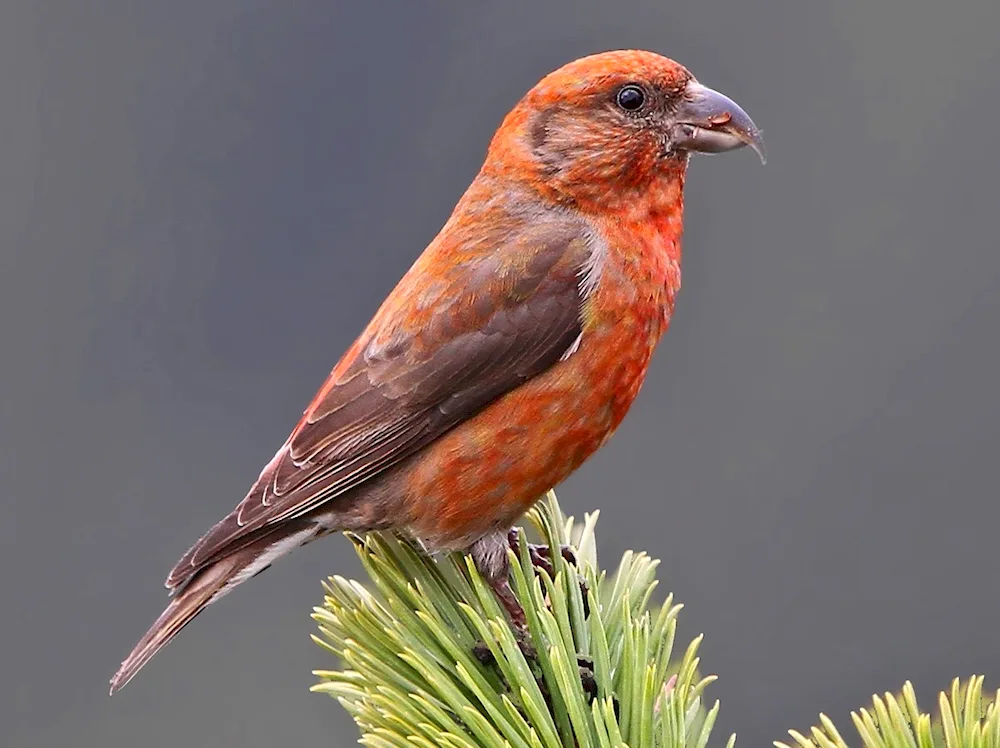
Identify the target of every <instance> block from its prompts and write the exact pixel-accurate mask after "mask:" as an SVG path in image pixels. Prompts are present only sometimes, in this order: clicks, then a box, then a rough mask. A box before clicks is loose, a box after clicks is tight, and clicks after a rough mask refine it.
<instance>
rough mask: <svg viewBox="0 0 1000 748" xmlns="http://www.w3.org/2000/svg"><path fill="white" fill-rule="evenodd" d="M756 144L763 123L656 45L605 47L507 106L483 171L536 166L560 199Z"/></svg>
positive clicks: (645, 181)
mask: <svg viewBox="0 0 1000 748" xmlns="http://www.w3.org/2000/svg"><path fill="white" fill-rule="evenodd" d="M743 146H750V147H751V148H752V149H753V150H754V151H756V152H757V154H758V155H759V156H760V158H761V160H762V161H763V160H764V146H763V141H762V140H761V136H760V131H759V130H758V129H757V126H756V125H754V123H753V121H752V120H751V119H750V117H749V116H748V115H747V113H746V112H744V111H743V109H741V108H740V107H739V106H738V105H737V104H736V103H735V102H734V101H732V100H731V99H729V98H727V97H726V96H724V95H723V94H721V93H718V92H717V91H713V90H712V89H711V88H708V87H707V86H703V85H702V84H701V83H699V82H698V81H697V80H695V78H694V76H692V75H691V73H690V72H688V70H687V69H686V68H685V67H683V66H682V65H680V64H678V63H676V62H674V61H673V60H670V59H668V58H666V57H663V56H661V55H658V54H655V53H653V52H644V51H634V50H623V51H615V52H604V53H601V54H596V55H592V56H590V57H584V58H582V59H580V60H576V61H574V62H571V63H569V64H567V65H564V66H563V67H561V68H559V69H558V70H556V71H555V72H553V73H550V74H549V75H547V76H546V77H545V78H543V79H542V80H541V81H540V82H539V83H538V84H537V85H536V86H535V87H534V88H532V89H531V90H530V91H529V92H528V93H527V94H525V96H524V97H523V98H522V99H521V101H520V102H518V104H517V106H515V107H514V109H513V110H512V111H511V112H510V114H508V115H507V117H506V119H505V120H504V122H503V124H502V125H501V127H500V129H499V130H498V131H497V134H496V136H495V137H494V139H493V142H492V144H491V146H490V152H489V155H488V157H487V162H486V167H485V168H486V170H488V171H498V170H499V171H500V172H505V173H507V174H519V175H522V176H523V175H530V177H528V178H529V179H531V180H532V181H533V182H534V183H535V187H536V188H538V189H540V190H541V191H543V192H546V193H548V194H550V195H552V196H553V197H554V198H556V199H558V200H560V201H566V202H579V203H585V202H591V201H594V200H598V201H600V199H601V196H602V195H608V194H610V193H612V192H613V193H615V194H617V195H624V194H628V193H632V192H635V191H642V190H644V189H647V188H648V187H650V186H651V185H652V184H653V183H654V182H655V181H656V180H662V179H670V178H673V177H677V178H680V179H683V174H684V169H685V167H686V165H687V161H688V156H689V155H690V154H691V153H692V152H699V153H722V152H724V151H731V150H735V149H737V148H742V147H743Z"/></svg>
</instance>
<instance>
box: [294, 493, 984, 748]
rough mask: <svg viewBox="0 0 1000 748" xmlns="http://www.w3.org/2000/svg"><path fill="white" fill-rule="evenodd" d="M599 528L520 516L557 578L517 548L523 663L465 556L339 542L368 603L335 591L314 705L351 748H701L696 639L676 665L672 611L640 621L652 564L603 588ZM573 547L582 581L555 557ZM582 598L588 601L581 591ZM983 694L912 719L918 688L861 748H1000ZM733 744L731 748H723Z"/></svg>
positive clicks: (669, 605)
mask: <svg viewBox="0 0 1000 748" xmlns="http://www.w3.org/2000/svg"><path fill="white" fill-rule="evenodd" d="M597 517H598V513H597V512H594V513H593V514H588V515H585V517H584V521H583V523H582V524H580V523H575V522H574V521H573V519H572V518H569V519H567V518H566V517H564V516H563V514H562V512H561V511H560V509H559V505H558V503H557V502H556V498H555V495H554V494H552V493H549V495H548V496H546V498H545V499H544V500H543V501H541V502H539V504H538V505H537V506H536V507H535V508H534V509H533V510H532V511H531V512H529V514H528V515H527V519H528V521H529V523H530V525H531V526H532V527H533V529H534V530H535V531H536V532H537V534H538V536H539V537H540V538H541V540H542V541H543V542H544V543H546V544H547V545H548V546H549V547H550V548H551V549H552V554H551V556H552V560H553V564H554V572H555V576H554V578H550V577H549V576H548V574H546V573H545V572H544V571H541V570H538V569H536V568H534V567H533V566H532V564H531V561H530V558H529V556H528V552H527V548H526V544H525V543H521V549H522V553H521V554H520V555H519V556H518V555H516V554H514V553H513V552H511V553H510V559H511V568H512V577H513V583H514V588H515V591H516V592H517V596H518V599H519V600H520V601H521V603H522V605H523V606H524V609H525V612H526V614H527V619H528V629H529V633H530V640H531V643H532V644H534V645H535V647H534V651H533V652H530V651H529V654H528V656H525V654H524V651H522V650H525V649H527V647H524V646H522V645H523V642H519V641H518V639H517V638H516V637H515V635H514V633H513V631H512V629H511V627H510V625H509V624H508V623H507V621H506V619H505V617H504V615H503V612H502V610H501V608H500V606H499V604H498V603H497V600H496V598H495V597H494V595H493V592H492V591H491V589H490V588H489V586H488V585H487V584H486V582H485V581H484V580H483V579H482V578H481V577H480V576H479V574H478V572H477V571H476V569H475V567H474V565H473V564H472V563H471V561H470V560H469V559H468V558H467V557H466V556H465V555H463V554H451V555H448V556H444V557H440V558H436V559H434V558H429V557H428V556H426V555H425V554H423V553H421V552H420V551H419V549H417V548H415V547H413V545H412V544H410V543H409V542H407V541H405V540H402V539H399V538H394V537H388V536H385V535H381V534H371V535H368V536H366V537H364V538H362V537H358V536H355V535H348V537H350V538H351V540H352V541H353V542H354V544H355V549H356V550H357V553H358V555H359V557H360V558H361V561H362V564H363V565H364V568H365V571H366V572H367V574H368V576H369V578H370V579H371V581H372V583H373V584H374V588H375V589H374V590H372V589H369V588H367V587H365V586H364V585H362V584H360V583H358V582H356V581H352V580H347V579H344V578H343V577H332V578H330V579H329V580H328V582H327V583H326V584H325V585H324V588H325V590H326V597H325V600H324V603H323V606H322V607H319V608H315V609H314V613H313V618H314V619H315V620H316V621H317V623H318V625H319V635H318V636H314V637H313V639H314V640H315V641H316V642H317V643H318V644H319V645H320V646H322V647H324V648H325V649H326V650H328V651H330V652H332V653H333V654H334V655H336V656H337V657H338V658H339V659H340V662H341V663H342V669H340V670H317V671H315V674H316V675H317V676H318V678H319V679H320V682H319V683H318V684H317V685H315V686H313V689H312V690H314V691H318V692H324V693H328V694H330V695H331V696H333V697H334V698H336V699H337V700H338V701H339V702H340V704H341V705H343V707H344V708H345V709H346V710H347V711H348V712H349V713H350V714H351V716H352V717H353V718H354V720H355V722H356V723H357V725H358V727H359V728H360V730H361V739H360V742H361V743H363V744H365V745H370V746H376V747H377V748H389V747H395V746H406V748H414V747H419V748H438V747H439V746H443V747H445V748H476V747H477V746H487V747H492V746H510V748H562V747H564V746H565V747H569V746H581V747H587V746H593V747H594V748H682V747H685V748H687V747H694V748H705V746H706V745H707V743H708V741H709V740H710V738H711V734H712V728H713V726H714V724H715V719H716V716H717V715H718V712H719V702H718V701H716V702H715V703H714V704H713V705H712V706H711V708H706V707H705V706H704V703H703V692H704V690H705V688H706V686H708V685H709V684H710V683H711V682H712V681H713V680H715V676H709V677H704V678H703V677H701V676H700V675H699V673H698V665H699V662H700V660H699V658H698V656H697V652H698V646H699V644H700V643H701V637H698V638H696V639H695V640H694V641H692V642H691V643H690V644H689V645H688V646H687V648H686V649H685V651H684V653H683V654H682V656H681V657H680V659H679V661H676V662H673V661H672V660H671V656H672V655H673V654H674V640H675V635H676V629H677V616H678V613H679V612H680V610H681V607H682V606H681V605H679V604H677V603H675V602H674V599H673V595H668V596H667V598H666V600H665V601H664V602H663V604H662V605H660V606H657V607H653V608H651V607H650V601H651V599H652V596H653V592H654V589H655V587H656V567H657V565H658V561H655V560H653V559H650V558H649V557H648V556H647V555H646V554H645V553H634V552H632V551H627V552H626V553H625V554H624V555H623V556H622V559H621V561H620V562H619V564H618V568H617V570H616V571H615V573H614V574H613V575H611V576H610V577H609V576H608V575H607V574H606V572H604V571H602V570H600V567H599V566H598V563H597V544H596V539H595V535H594V530H595V525H596V523H597ZM570 542H571V543H572V545H573V546H574V547H575V548H576V556H577V562H578V564H579V567H580V568H579V569H577V568H576V567H574V566H572V565H570V564H569V563H568V562H566V561H565V560H564V559H563V557H562V555H561V554H560V553H559V552H558V551H559V548H560V546H562V545H565V544H567V543H570ZM581 575H582V576H583V578H584V579H585V580H586V582H587V587H588V588H589V589H588V592H587V600H586V601H585V600H584V593H583V592H582V590H581V586H580V584H579V577H580V576H581ZM982 686H983V678H982V677H975V676H974V677H973V678H972V679H971V680H970V681H969V682H968V683H967V684H966V685H965V686H964V687H962V686H961V685H960V684H959V681H958V680H956V681H955V682H954V683H953V684H952V688H951V691H950V693H949V694H944V693H942V694H940V698H939V700H938V701H939V704H938V706H939V711H940V716H939V718H938V719H936V720H932V718H931V717H930V715H928V714H926V713H924V712H921V711H920V709H919V708H918V706H917V701H916V696H915V694H914V690H913V686H912V685H911V684H910V683H907V684H906V685H905V686H904V688H903V690H902V693H901V694H899V695H893V694H888V693H887V694H885V695H884V696H883V697H878V696H876V697H874V700H873V706H872V707H871V708H870V709H860V710H859V711H858V712H855V713H852V715H851V716H852V719H853V721H854V725H855V728H856V729H857V731H858V733H859V735H860V737H861V745H864V746H865V747H866V748H1000V709H998V707H997V703H998V699H1000V692H998V693H997V695H996V696H997V698H994V699H987V698H984V696H983V691H982ZM789 735H790V736H791V742H790V743H783V742H776V743H775V746H777V748H847V746H848V743H847V742H845V740H844V739H843V738H842V737H841V735H840V733H839V732H838V731H837V729H836V727H835V726H834V724H833V722H832V721H831V720H830V719H829V718H828V717H826V716H825V715H822V714H821V715H820V725H819V726H817V727H813V728H812V729H811V730H810V731H809V732H808V734H803V733H800V732H798V731H795V730H791V731H789ZM735 742H736V736H735V735H731V736H730V737H729V739H728V741H727V742H726V748H733V745H734V744H735Z"/></svg>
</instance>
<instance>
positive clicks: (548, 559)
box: [507, 527, 590, 616]
mask: <svg viewBox="0 0 1000 748" xmlns="http://www.w3.org/2000/svg"><path fill="white" fill-rule="evenodd" d="M520 537H521V536H520V532H519V530H518V528H516V527H515V528H512V529H511V531H510V532H509V533H508V534H507V542H508V543H509V544H510V547H511V549H512V550H513V551H514V553H519V552H520V547H521V541H520ZM527 546H528V557H529V558H530V559H531V565H532V566H534V567H535V568H536V569H542V570H543V571H544V572H545V573H546V574H548V575H549V577H551V578H553V579H554V578H555V576H556V571H555V564H553V563H552V549H551V548H550V547H549V546H547V545H540V544H538V543H528V544H527ZM559 555H561V556H562V557H563V560H565V561H566V563H568V564H570V565H571V566H572V567H573V568H575V569H579V568H580V567H579V564H578V563H577V558H576V551H575V550H573V548H572V547H571V546H569V545H562V546H559ZM577 579H578V580H579V583H580V592H581V593H582V595H583V614H584V616H589V615H590V605H589V603H588V592H589V591H590V585H588V584H587V580H586V579H584V578H583V576H582V575H581V574H579V573H577Z"/></svg>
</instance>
